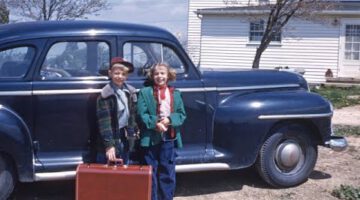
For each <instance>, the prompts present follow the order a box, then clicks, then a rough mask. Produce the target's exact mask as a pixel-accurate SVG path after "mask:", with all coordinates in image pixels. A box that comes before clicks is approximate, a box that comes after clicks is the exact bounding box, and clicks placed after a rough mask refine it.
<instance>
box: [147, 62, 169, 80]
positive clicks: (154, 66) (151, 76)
mask: <svg viewBox="0 0 360 200" xmlns="http://www.w3.org/2000/svg"><path fill="white" fill-rule="evenodd" d="M160 66H161V67H165V68H166V69H167V71H168V81H175V80H176V71H175V69H173V68H172V67H170V66H169V65H168V64H166V63H155V64H153V65H152V66H151V68H150V71H149V73H148V78H149V79H150V80H152V81H153V80H154V73H155V69H156V67H160Z"/></svg>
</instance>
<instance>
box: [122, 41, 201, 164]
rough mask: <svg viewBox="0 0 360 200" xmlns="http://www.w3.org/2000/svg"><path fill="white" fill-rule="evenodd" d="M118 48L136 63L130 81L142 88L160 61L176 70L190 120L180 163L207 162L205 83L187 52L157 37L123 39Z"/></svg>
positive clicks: (186, 129) (183, 128)
mask: <svg viewBox="0 0 360 200" xmlns="http://www.w3.org/2000/svg"><path fill="white" fill-rule="evenodd" d="M119 47H120V49H119V51H121V52H122V54H123V56H124V58H125V59H127V60H129V61H130V62H132V63H133V64H134V67H135V71H134V73H132V74H130V76H129V79H128V81H129V83H130V84H132V85H134V86H135V87H136V88H138V89H140V88H142V87H143V86H144V82H145V80H146V73H147V72H148V71H149V68H150V67H151V66H152V65H153V64H155V63H158V62H166V63H168V64H169V65H170V66H171V67H172V68H174V69H175V70H176V72H177V78H176V81H175V82H171V83H170V84H169V85H172V86H175V88H177V89H179V90H180V91H181V92H182V97H183V101H184V104H185V110H186V113H187V119H186V121H185V123H184V125H183V126H182V139H183V144H184V148H182V149H179V151H178V157H177V164H188V163H199V162H204V158H205V150H206V112H205V111H206V103H205V94H204V88H203V83H202V81H201V80H200V78H199V77H200V76H199V74H198V73H197V71H195V70H194V67H193V66H192V63H191V62H189V59H188V58H187V57H186V54H185V52H183V51H182V49H179V48H178V47H177V45H176V44H174V43H172V42H169V41H163V40H155V39H146V38H142V39H141V40H140V39H138V38H120V39H119Z"/></svg>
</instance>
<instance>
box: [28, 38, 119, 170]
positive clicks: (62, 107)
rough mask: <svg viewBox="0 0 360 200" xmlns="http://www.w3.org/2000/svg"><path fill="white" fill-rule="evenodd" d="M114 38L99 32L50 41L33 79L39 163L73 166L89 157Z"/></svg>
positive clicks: (49, 166) (47, 166)
mask: <svg viewBox="0 0 360 200" xmlns="http://www.w3.org/2000/svg"><path fill="white" fill-rule="evenodd" d="M115 40H116V38H115V37H109V36H106V37H101V36H97V37H89V38H87V37H79V38H77V37H71V38H56V39H51V40H49V41H48V42H47V45H46V47H45V51H44V53H43V55H42V58H41V59H40V62H39V63H38V66H37V78H36V80H34V82H33V94H34V95H33V103H34V106H35V107H34V111H35V112H34V124H35V126H34V133H35V140H36V147H37V153H36V155H37V159H36V161H37V162H38V163H37V164H38V165H40V166H41V169H44V170H56V169H57V168H59V169H62V170H64V169H66V166H68V167H69V168H71V169H73V168H74V166H76V165H77V164H78V163H80V162H83V161H86V160H87V159H90V149H91V148H90V147H91V144H90V141H94V138H95V137H96V134H97V126H96V114H95V113H96V98H97V96H98V93H99V92H100V89H101V88H102V87H103V86H104V85H105V84H106V83H107V82H108V78H107V74H106V72H107V69H108V67H109V60H110V57H111V56H114V55H116V52H114V51H111V50H112V49H115V45H116V42H115ZM103 72H105V74H104V73H103Z"/></svg>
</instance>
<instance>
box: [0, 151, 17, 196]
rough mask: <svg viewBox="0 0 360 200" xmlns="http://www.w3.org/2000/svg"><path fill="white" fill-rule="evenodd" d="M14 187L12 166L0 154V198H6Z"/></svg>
mask: <svg viewBox="0 0 360 200" xmlns="http://www.w3.org/2000/svg"><path fill="white" fill-rule="evenodd" d="M14 187H15V173H14V168H13V166H12V164H11V162H10V161H9V160H8V159H6V157H5V156H3V155H1V154H0V199H1V200H2V199H8V198H9V196H10V194H11V193H12V191H13V190H14Z"/></svg>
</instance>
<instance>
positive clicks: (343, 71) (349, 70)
mask: <svg viewBox="0 0 360 200" xmlns="http://www.w3.org/2000/svg"><path fill="white" fill-rule="evenodd" d="M349 24H355V25H360V22H359V20H358V19H357V18H343V19H341V25H340V30H339V31H340V33H339V35H340V36H339V37H340V38H339V60H338V70H339V71H338V77H352V78H356V77H358V76H360V61H359V60H354V61H347V60H345V32H346V25H349ZM358 63H359V64H358Z"/></svg>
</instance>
